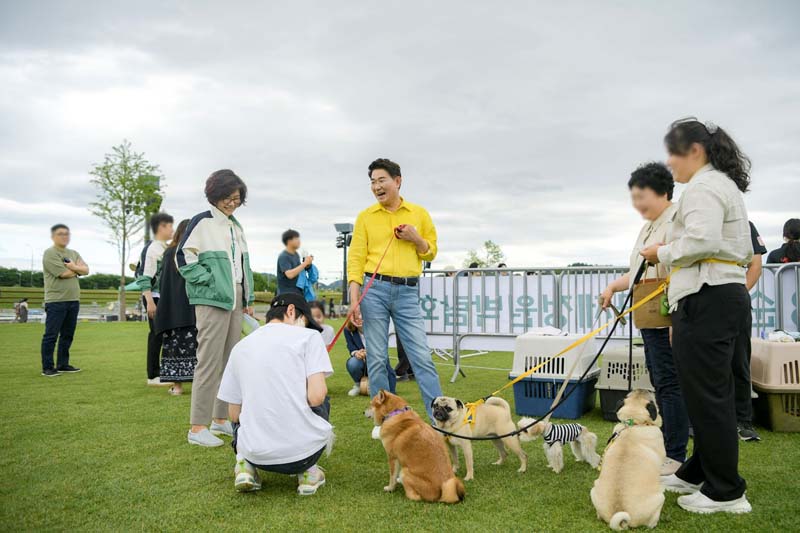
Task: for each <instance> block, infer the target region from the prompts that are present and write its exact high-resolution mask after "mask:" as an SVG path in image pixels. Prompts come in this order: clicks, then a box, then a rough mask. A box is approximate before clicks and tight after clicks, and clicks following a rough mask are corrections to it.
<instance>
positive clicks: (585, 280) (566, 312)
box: [420, 263, 800, 381]
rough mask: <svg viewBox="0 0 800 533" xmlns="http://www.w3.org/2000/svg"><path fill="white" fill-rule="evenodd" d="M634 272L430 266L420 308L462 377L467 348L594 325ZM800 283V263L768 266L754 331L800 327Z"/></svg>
mask: <svg viewBox="0 0 800 533" xmlns="http://www.w3.org/2000/svg"><path fill="white" fill-rule="evenodd" d="M627 271H628V269H627V267H557V268H553V267H526V268H481V269H463V270H457V271H446V270H426V271H424V272H423V275H422V279H421V281H420V308H421V310H422V315H423V318H424V320H425V325H426V332H427V335H428V343H429V345H430V347H431V348H433V349H434V350H435V351H436V352H437V353H441V352H442V351H448V352H449V355H450V356H451V357H452V359H453V362H454V365H455V370H454V372H453V376H452V378H451V381H455V379H456V377H457V376H458V374H459V373H461V374H462V375H464V373H463V371H462V370H461V360H462V358H463V357H469V355H466V354H463V355H462V350H492V351H512V350H513V348H514V339H515V338H516V337H517V336H518V335H520V334H522V333H525V332H528V331H530V330H531V329H534V328H542V327H547V326H552V327H554V328H559V329H564V330H567V331H569V332H570V333H586V332H588V331H591V329H592V328H593V324H594V322H595V319H596V318H597V314H598V312H599V304H598V296H599V294H600V292H601V291H602V290H603V289H604V288H605V287H606V286H607V285H608V283H609V282H611V281H612V280H613V279H615V278H617V277H619V276H620V275H622V274H624V273H626V272H627ZM799 286H800V263H790V264H786V265H765V266H764V268H763V273H762V276H761V278H760V279H759V281H758V283H757V285H756V286H755V287H754V288H753V290H752V291H751V299H752V302H753V335H754V336H764V335H765V334H766V333H767V332H769V331H772V330H774V329H788V330H797V329H798V325H797V324H798V318H797V293H798V287H799ZM625 297H626V293H625V292H622V293H617V294H616V295H615V297H614V303H615V305H616V306H617V307H620V306H621V305H622V303H623V301H624V299H625ZM607 316H608V318H612V315H611V314H608V315H607ZM606 320H607V319H606ZM602 321H603V322H605V320H602ZM601 323H602V322H601ZM605 333H607V332H606V331H604V332H603V333H601V335H602V334H605ZM627 334H628V331H627V327H626V328H620V327H618V328H617V330H616V331H615V334H614V336H613V337H612V339H615V340H621V339H624V338H627ZM637 334H638V332H637V331H636V330H635V328H634V335H637Z"/></svg>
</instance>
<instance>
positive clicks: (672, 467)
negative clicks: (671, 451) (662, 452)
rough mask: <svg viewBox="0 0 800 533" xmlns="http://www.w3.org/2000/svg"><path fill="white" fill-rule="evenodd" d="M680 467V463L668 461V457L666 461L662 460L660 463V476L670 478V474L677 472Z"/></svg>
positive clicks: (673, 460) (672, 460)
mask: <svg viewBox="0 0 800 533" xmlns="http://www.w3.org/2000/svg"><path fill="white" fill-rule="evenodd" d="M682 465H683V463H681V462H680V461H676V460H675V459H670V458H669V457H667V458H666V459H664V462H663V463H661V476H662V477H666V476H671V475H672V474H674V473H675V472H677V471H678V469H679V468H680V467H681V466H682Z"/></svg>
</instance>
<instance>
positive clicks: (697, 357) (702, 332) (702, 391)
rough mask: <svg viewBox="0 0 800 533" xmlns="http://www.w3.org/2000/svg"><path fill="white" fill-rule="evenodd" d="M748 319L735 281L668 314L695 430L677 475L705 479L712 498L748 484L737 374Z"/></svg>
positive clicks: (726, 497) (732, 494) (724, 497)
mask: <svg viewBox="0 0 800 533" xmlns="http://www.w3.org/2000/svg"><path fill="white" fill-rule="evenodd" d="M751 323H752V316H751V314H750V295H749V294H748V293H747V289H745V286H744V285H742V284H738V283H732V284H727V285H718V286H714V287H712V286H708V285H704V286H703V288H702V289H701V290H700V292H698V293H696V294H692V295H691V296H687V297H686V298H684V299H683V300H681V301H680V303H679V304H678V309H677V310H676V311H675V313H673V315H672V328H673V332H672V350H673V354H674V357H675V366H676V368H677V370H678V380H679V381H680V385H681V391H682V392H683V397H684V400H685V401H686V410H687V412H688V413H689V420H690V421H691V423H692V427H693V428H694V453H693V454H692V456H691V457H690V458H689V459H688V460H687V461H686V462H685V463H684V464H683V466H682V467H681V468H680V469H679V470H678V471H677V472H676V475H677V476H678V477H679V478H681V479H683V480H684V481H688V482H689V483H695V484H698V483H703V488H702V489H701V490H702V492H703V494H705V495H706V496H708V497H709V498H711V499H712V500H715V501H730V500H734V499H736V498H739V497H740V496H741V495H742V494H744V491H745V489H746V487H747V484H746V483H745V481H744V479H742V478H741V477H740V476H739V472H738V463H739V437H738V433H737V431H736V378H735V375H736V372H737V371H739V370H737V369H741V367H742V365H743V364H744V362H745V361H746V359H747V351H748V350H749V348H750V328H751V325H752V324H751ZM747 393H748V395H749V394H750V390H749V389H748V390H747Z"/></svg>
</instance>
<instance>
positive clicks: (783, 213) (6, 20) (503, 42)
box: [0, 0, 800, 280]
mask: <svg viewBox="0 0 800 533" xmlns="http://www.w3.org/2000/svg"><path fill="white" fill-rule="evenodd" d="M798 27H800V3H798V2H793V1H785V2H731V1H724V2H641V1H636V2H634V1H631V2H594V1H592V2H588V1H587V2H558V3H556V2H546V3H545V2H529V1H526V2H511V1H504V2H465V1H463V0H461V1H454V2H442V1H437V2H410V1H405V2H393V3H392V4H391V6H390V5H389V3H387V2H366V1H363V2H352V1H351V2H348V1H340V2H318V3H316V2H302V1H297V2H270V3H267V2H169V1H158V2H143V1H139V2H134V3H131V2H111V1H108V0H105V1H102V2H88V1H83V2H66V1H61V2H52V3H49V2H39V1H34V2H10V1H9V2H2V3H0V87H1V89H0V184H1V185H2V187H1V188H0V265H4V266H17V267H25V268H28V267H29V266H30V261H31V259H30V258H31V254H33V255H34V256H35V257H34V262H35V267H36V268H37V269H38V268H40V267H41V259H40V258H41V254H42V252H43V250H44V249H45V248H46V247H47V246H49V245H50V241H49V231H48V230H49V226H50V225H51V224H53V223H55V222H64V223H66V224H68V225H70V227H71V228H72V233H73V242H72V247H74V248H75V249H77V250H78V251H79V252H80V253H81V254H82V255H83V257H84V258H85V259H86V261H87V263H89V264H90V266H91V267H92V269H93V270H94V271H95V272H98V271H99V272H118V269H119V267H118V266H117V264H118V262H117V258H116V250H115V249H114V248H113V247H112V246H111V245H109V244H108V243H107V242H106V241H105V239H106V235H107V233H108V232H107V231H106V229H105V228H104V227H103V226H102V225H101V224H100V223H99V222H98V220H96V219H94V218H93V217H92V216H91V215H90V214H89V213H88V210H87V205H88V203H89V202H91V201H92V200H93V198H94V194H95V191H94V190H93V187H92V185H91V184H90V183H89V175H88V171H89V169H90V167H91V165H92V163H96V162H100V161H102V159H103V155H104V154H105V153H106V152H108V151H109V150H110V148H111V146H113V145H115V144H118V143H120V142H121V141H122V140H123V139H129V140H130V141H131V142H132V143H133V146H134V149H135V150H137V151H141V152H144V153H145V155H146V157H147V158H148V159H150V160H151V161H152V162H154V163H157V164H158V165H160V167H161V170H162V172H163V173H164V175H165V176H166V183H167V189H166V200H165V202H164V205H163V207H164V209H165V210H166V211H168V212H169V213H171V214H173V215H174V216H175V217H176V221H177V220H180V219H181V218H185V217H190V216H192V215H194V214H195V213H197V212H200V211H202V210H205V209H206V208H207V206H206V203H205V199H204V197H203V183H204V180H205V178H206V177H207V176H208V175H209V174H210V173H211V172H212V171H214V170H216V169H219V168H231V169H233V170H234V171H235V172H236V173H237V174H239V175H240V176H241V177H242V178H243V179H244V180H245V181H246V182H247V185H248V188H249V193H248V203H247V205H246V206H245V207H243V208H241V209H240V210H239V211H237V216H238V217H239V218H240V220H241V221H242V223H243V225H244V227H245V230H246V233H247V237H248V241H249V245H250V251H251V257H252V262H253V267H254V268H255V269H256V270H258V271H269V272H274V269H275V261H276V258H277V254H278V253H279V252H280V250H281V248H282V245H281V243H280V234H281V232H282V231H283V230H285V229H286V228H288V227H292V228H295V229H297V230H299V231H300V232H301V234H302V236H303V241H304V247H305V248H307V249H308V250H309V251H311V252H312V253H314V255H315V256H316V258H317V263H318V265H319V267H320V270H321V272H322V276H323V278H324V279H326V280H333V279H337V278H338V277H340V272H341V255H340V253H341V251H340V250H337V249H336V248H335V237H336V233H335V230H334V228H333V223H335V222H352V221H353V220H354V219H355V216H356V214H357V213H358V212H359V211H360V210H361V209H363V208H365V207H367V206H368V205H369V204H371V203H372V202H374V198H373V197H372V195H371V193H370V190H369V186H368V181H367V175H366V168H367V165H368V164H369V162H370V161H371V160H373V159H375V158H376V157H389V158H391V159H394V160H396V161H397V162H399V163H400V164H401V166H402V168H403V175H404V184H403V193H404V196H405V197H406V198H407V199H409V200H410V201H413V202H416V203H420V204H422V205H424V206H425V207H427V208H428V210H429V211H430V212H431V215H432V217H433V220H434V222H435V223H436V225H437V228H438V231H439V250H440V252H439V257H438V258H437V259H436V262H435V263H434V266H435V267H439V268H441V267H444V266H447V265H460V264H461V262H462V260H463V258H464V256H465V254H466V250H467V249H469V248H474V247H479V246H480V245H481V243H482V242H483V241H484V240H486V239H492V240H494V241H496V242H498V243H499V244H500V245H501V246H502V248H503V250H504V251H505V252H506V255H507V257H508V263H509V265H510V266H535V265H564V264H567V263H570V262H574V261H586V262H591V263H602V264H624V263H626V260H627V257H628V254H629V251H630V248H631V246H632V244H633V241H634V239H635V236H636V233H637V231H638V229H639V227H640V225H641V220H640V219H639V217H638V215H637V214H636V213H635V212H634V211H633V209H632V208H631V207H630V204H629V201H628V192H627V188H626V182H627V178H628V177H629V175H630V172H631V170H633V169H634V168H635V167H636V166H637V165H638V164H640V163H641V162H644V161H648V160H664V159H665V153H664V149H663V144H662V138H663V135H664V133H665V131H666V128H667V126H668V125H669V123H670V122H671V121H672V120H674V119H676V118H680V117H684V116H687V115H696V116H698V117H700V118H701V119H702V120H710V121H713V122H715V123H717V124H719V125H720V126H721V127H723V128H725V129H726V130H728V131H729V133H731V134H732V135H733V137H734V138H735V139H736V140H737V142H739V144H740V146H741V147H742V148H743V150H744V151H745V152H746V153H747V154H748V155H749V156H750V157H751V158H752V160H753V171H752V176H753V186H752V192H751V193H749V194H748V195H747V196H746V201H747V206H748V209H749V212H750V218H751V220H753V221H754V222H755V223H756V225H757V226H758V227H759V229H760V230H761V233H762V235H763V236H764V239H765V240H766V243H767V245H768V247H769V248H770V249H772V248H775V247H777V246H778V245H780V243H781V228H782V225H783V222H784V221H785V220H786V219H787V218H789V217H792V216H795V217H796V216H800V208H798V204H799V203H798V201H797V198H798V197H800V120H798V119H800V32H798Z"/></svg>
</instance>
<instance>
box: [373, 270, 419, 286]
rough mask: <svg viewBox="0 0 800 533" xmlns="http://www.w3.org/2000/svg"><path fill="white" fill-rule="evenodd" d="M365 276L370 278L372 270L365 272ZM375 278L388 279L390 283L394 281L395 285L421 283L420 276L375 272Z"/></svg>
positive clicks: (415, 284)
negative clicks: (387, 274)
mask: <svg viewBox="0 0 800 533" xmlns="http://www.w3.org/2000/svg"><path fill="white" fill-rule="evenodd" d="M364 275H365V276H367V277H368V278H371V277H372V272H365V273H364ZM375 279H379V280H381V281H388V282H389V283H394V284H395V285H407V286H408V287H416V286H417V285H419V278H418V277H417V278H398V277H396V276H386V275H384V274H375Z"/></svg>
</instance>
